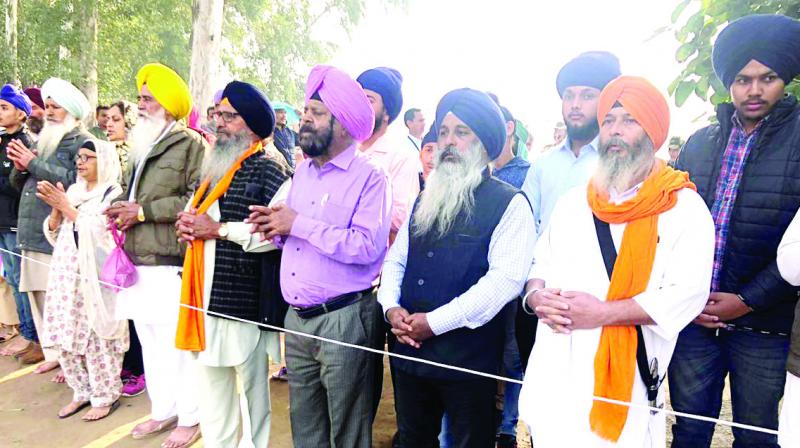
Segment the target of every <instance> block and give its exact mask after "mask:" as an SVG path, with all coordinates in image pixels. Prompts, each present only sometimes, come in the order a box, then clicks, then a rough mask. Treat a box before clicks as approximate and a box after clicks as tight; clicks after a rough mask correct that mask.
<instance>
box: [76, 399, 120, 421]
mask: <svg viewBox="0 0 800 448" xmlns="http://www.w3.org/2000/svg"><path fill="white" fill-rule="evenodd" d="M118 408H119V400H117V401H115V402H113V403H111V406H110V407H109V408H108V412H107V413H106V415H104V416H102V417H100V418H96V419H88V418H86V415H84V416H83V418H81V420H83V421H85V422H89V423H91V422H97V421H100V420H102V419H104V418H106V417H108V416H109V415H111V414H113V413H114V411H116V410H117V409H118ZM89 412H91V411H89ZM87 414H88V413H87Z"/></svg>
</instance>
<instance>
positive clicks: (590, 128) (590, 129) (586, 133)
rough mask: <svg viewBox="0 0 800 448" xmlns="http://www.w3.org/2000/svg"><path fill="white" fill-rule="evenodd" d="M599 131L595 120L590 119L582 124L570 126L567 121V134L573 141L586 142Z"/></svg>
mask: <svg viewBox="0 0 800 448" xmlns="http://www.w3.org/2000/svg"><path fill="white" fill-rule="evenodd" d="M565 121H566V120H565ZM599 132H600V125H599V124H597V120H590V121H589V122H588V123H586V124H585V125H583V126H570V124H569V123H567V135H568V136H569V139H570V140H571V141H573V142H574V141H579V142H587V141H590V140H593V139H594V138H595V137H596V136H597V134H598V133H599Z"/></svg>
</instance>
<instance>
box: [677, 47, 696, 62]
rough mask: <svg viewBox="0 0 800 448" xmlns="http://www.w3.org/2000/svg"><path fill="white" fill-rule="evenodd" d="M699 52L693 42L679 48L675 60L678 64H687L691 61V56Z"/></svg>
mask: <svg viewBox="0 0 800 448" xmlns="http://www.w3.org/2000/svg"><path fill="white" fill-rule="evenodd" d="M695 51H697V48H696V47H695V45H694V43H693V42H687V43H685V44H683V45H681V46H680V47H678V51H676V52H675V59H677V60H678V62H686V60H687V59H689V56H691V55H693V54H694V53H695Z"/></svg>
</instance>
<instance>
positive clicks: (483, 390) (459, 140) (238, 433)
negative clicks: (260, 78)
mask: <svg viewBox="0 0 800 448" xmlns="http://www.w3.org/2000/svg"><path fill="white" fill-rule="evenodd" d="M798 54H800V22H798V21H797V20H794V19H791V18H788V17H785V16H781V15H753V16H747V17H744V18H742V19H739V20H736V21H734V22H732V23H730V24H729V25H728V26H727V27H726V28H725V29H724V30H723V31H722V32H721V33H720V34H719V37H718V38H717V39H716V42H715V44H714V48H713V68H714V72H715V73H716V75H717V76H718V77H719V79H720V81H721V82H722V83H723V84H724V86H725V87H726V88H728V89H729V92H730V95H731V102H730V103H725V104H721V105H719V106H718V107H717V117H716V118H717V119H716V121H715V122H714V123H713V124H710V125H708V126H706V127H704V128H703V129H700V130H698V131H697V132H695V133H694V134H693V135H692V136H691V137H690V138H689V139H688V140H687V141H686V142H685V143H684V142H683V141H682V140H681V139H679V138H672V139H670V138H669V124H670V112H669V107H668V104H667V100H666V98H665V96H664V94H663V93H662V90H661V89H659V88H658V87H656V86H654V85H653V84H651V83H650V82H649V81H648V80H646V79H644V78H641V77H637V76H632V75H629V74H626V73H624V72H623V71H622V70H621V69H620V61H619V60H618V59H617V57H616V56H614V55H613V54H611V53H608V52H604V51H587V52H585V53H581V54H579V55H577V56H576V57H575V58H573V59H572V60H570V61H569V62H568V63H567V64H566V65H564V66H563V67H562V68H561V70H560V71H559V73H558V77H557V79H556V89H557V92H558V94H559V96H560V97H561V100H562V110H561V117H562V120H563V122H561V123H559V125H557V126H556V128H555V131H554V139H555V141H556V143H555V144H553V145H551V146H550V147H549V148H548V149H547V150H546V151H545V152H544V153H543V155H541V156H540V157H538V158H536V159H535V160H534V158H533V157H532V154H531V153H532V151H531V145H532V135H531V134H530V132H528V130H527V129H526V128H525V126H524V125H523V124H522V123H521V122H520V121H519V120H518V119H515V117H514V116H513V114H512V113H511V111H510V110H509V109H508V108H507V107H504V106H503V105H502V104H501V102H500V101H499V100H498V98H497V97H496V96H494V95H492V94H491V93H487V92H483V91H480V90H475V89H470V88H458V89H455V90H452V91H450V92H448V93H447V94H446V95H444V96H443V97H442V98H441V99H440V101H439V102H438V105H437V108H436V114H435V117H434V121H433V123H432V124H431V125H430V126H429V127H428V126H426V119H425V118H426V117H425V116H424V115H423V113H422V111H421V110H420V109H418V108H408V109H407V110H406V112H405V113H404V114H403V121H404V123H405V126H406V127H407V128H408V135H407V136H406V135H400V136H398V135H397V133H393V132H388V131H389V127H390V126H392V125H393V123H394V122H395V120H396V119H397V118H398V117H399V116H400V115H401V113H403V77H402V75H401V74H400V73H399V72H398V71H397V70H395V69H392V68H387V67H376V68H373V69H369V70H366V71H365V72H363V73H361V74H360V75H358V76H357V77H353V76H350V75H349V74H347V73H345V72H343V71H341V70H339V69H337V68H335V67H332V66H327V65H318V66H316V67H314V68H313V69H312V70H311V72H310V74H309V76H308V79H307V82H306V89H305V102H304V109H303V111H302V113H298V111H296V110H295V109H294V107H292V106H291V105H290V104H287V103H283V102H278V101H270V100H269V99H268V98H267V97H266V96H265V94H264V93H263V92H261V91H260V90H259V89H258V88H256V87H255V86H253V85H251V84H248V83H246V82H241V81H232V82H230V83H228V84H227V85H226V86H225V88H224V89H222V90H220V91H219V92H217V94H216V95H215V97H214V99H213V103H214V104H213V106H210V107H209V108H208V109H206V110H205V114H206V115H205V117H206V119H205V120H204V122H202V123H201V118H200V115H199V113H198V109H197V108H196V107H194V104H195V102H194V101H193V99H192V97H191V95H190V92H189V88H188V86H187V84H186V82H185V81H184V80H183V79H182V78H181V77H180V75H178V74H177V73H176V72H175V71H173V70H172V69H171V68H169V67H167V66H166V65H163V64H160V63H152V64H147V65H145V66H144V67H142V68H141V69H140V70H139V71H138V73H137V74H136V77H135V80H133V81H132V82H135V84H136V87H137V90H138V97H137V102H138V104H136V105H135V104H133V103H130V102H127V101H125V100H120V101H117V102H114V103H112V104H110V105H108V106H97V107H96V108H95V109H92V105H90V104H89V101H88V100H87V99H86V96H85V95H84V94H83V93H82V92H81V91H80V90H79V89H78V88H76V87H75V86H74V85H73V84H71V83H70V82H68V81H65V80H62V79H58V78H50V79H48V80H47V81H45V82H44V83H43V85H42V86H41V88H37V87H30V88H27V89H20V88H18V87H16V86H14V85H10V84H8V85H5V86H4V87H3V88H2V90H0V127H2V128H3V130H4V132H3V133H2V134H0V158H1V159H2V166H0V170H2V172H0V208H2V213H0V250H2V260H3V271H4V278H5V282H6V283H7V285H8V289H9V290H10V291H11V296H13V299H11V298H9V299H3V300H6V301H7V302H9V303H5V304H4V306H3V307H0V312H2V313H3V314H4V315H3V316H0V322H3V323H4V324H7V325H6V326H5V327H4V328H3V331H4V333H3V335H0V336H2V340H3V341H4V342H7V343H6V344H5V345H4V346H3V348H2V350H0V355H2V356H14V357H16V358H18V359H19V360H20V362H22V363H25V364H37V367H36V372H37V373H45V372H50V371H56V370H58V373H57V375H56V376H55V377H54V378H53V380H54V381H56V382H66V384H67V385H68V386H69V387H70V388H71V389H72V390H73V398H72V400H71V402H70V403H66V404H65V405H64V407H63V408H61V409H60V410H59V412H58V415H57V417H58V418H61V419H65V418H69V417H71V416H74V415H76V414H78V413H80V412H81V411H82V410H84V409H86V408H89V409H88V410H87V411H86V412H85V413H83V414H82V419H83V420H85V421H95V420H100V419H103V418H106V417H108V416H109V415H111V414H112V413H113V412H114V411H115V410H116V409H117V408H118V407H119V405H120V397H122V396H133V395H137V394H140V393H143V391H145V390H146V391H147V393H148V396H149V399H150V406H151V410H150V419H149V420H147V421H145V422H143V423H140V424H138V425H136V426H135V427H134V428H133V429H132V431H131V436H132V437H133V438H134V439H141V438H146V437H154V436H157V435H159V434H162V433H164V432H167V431H169V435H168V436H167V437H166V438H165V440H164V441H163V444H162V447H164V448H183V447H188V446H190V445H191V444H192V443H194V442H195V441H196V440H197V439H198V438H199V437H200V436H201V431H202V437H203V440H204V444H205V445H206V446H209V447H235V446H237V445H238V443H239V441H240V439H241V438H246V439H247V440H248V441H249V442H251V443H252V444H253V445H254V446H256V447H266V446H268V444H269V438H270V427H271V425H270V417H271V404H270V386H269V377H268V373H269V362H270V361H272V362H276V363H277V362H281V361H282V360H285V364H286V367H285V373H284V374H281V375H280V377H282V378H284V377H285V379H287V380H288V386H289V395H290V418H291V432H292V440H293V444H294V446H296V447H299V448H303V447H309V448H317V447H363V448H368V447H371V445H372V429H373V428H372V427H373V423H374V422H375V418H376V414H377V411H378V405H379V403H380V400H381V396H382V393H383V377H384V372H383V369H384V358H383V356H379V355H377V354H375V353H374V352H370V351H368V350H361V349H358V348H355V347H354V346H358V347H362V348H367V349H374V350H379V351H382V350H388V351H389V352H390V353H391V354H392V355H396V356H392V357H391V358H390V362H389V366H390V369H391V372H390V375H391V387H392V388H393V392H394V400H395V401H394V405H395V411H396V421H397V433H396V434H395V436H394V440H393V442H392V443H393V446H395V447H401V448H407V447H408V448H412V447H413V448H419V447H440V446H442V447H445V446H446V447H460V448H473V447H475V448H480V447H486V448H489V447H495V446H496V447H499V448H506V447H514V446H516V440H517V433H516V431H517V426H518V422H519V421H522V422H524V424H525V425H526V426H527V428H528V430H529V433H530V435H531V438H532V443H533V445H534V446H535V447H537V448H539V447H563V446H570V447H571V446H587V447H601V446H625V447H659V446H665V445H666V430H667V425H666V420H665V413H664V412H661V411H660V410H659V409H660V408H663V406H664V404H665V401H666V394H667V392H666V387H665V385H664V382H665V381H669V395H670V401H671V405H672V407H673V408H674V409H675V410H676V411H680V412H682V413H685V414H693V415H697V416H703V417H709V418H712V419H714V418H718V417H719V414H720V407H721V403H722V396H723V389H724V387H725V384H726V379H728V381H729V387H730V390H731V399H730V400H731V405H732V409H733V420H734V421H735V422H737V423H742V424H746V425H752V426H755V427H760V428H762V429H766V430H773V432H770V431H759V430H754V429H744V428H738V427H737V428H734V429H733V434H734V446H737V447H778V446H783V447H784V448H786V447H798V446H800V429H798V428H800V427H799V426H798V422H800V318H798V319H794V316H795V308H796V306H797V304H798V292H800V288H798V285H800V213H798V209H799V208H800V105H798V103H797V99H796V98H795V97H794V96H792V95H790V94H787V93H786V86H787V85H788V84H789V83H790V82H791V81H792V80H793V79H794V78H795V77H796V76H797V75H798V74H800V59H798V57H797V55H798ZM92 110H94V112H95V116H94V124H95V126H94V127H92V128H90V130H87V126H86V123H87V122H88V121H89V120H90V119H91V118H90V117H89V115H90V114H91V113H92ZM395 126H396V125H395ZM668 141H669V143H668V151H669V155H670V160H669V162H667V161H666V160H661V159H659V158H657V157H656V151H658V150H659V149H660V148H661V147H662V146H664V145H665V144H667V142H668ZM9 305H13V306H9ZM9 308H11V309H13V308H15V312H9V311H3V310H8V309H9ZM10 314H13V316H12V315H10ZM259 324H267V325H268V327H266V326H264V325H259ZM793 325H794V328H792V326H793ZM276 329H286V330H288V332H286V334H285V335H283V338H284V340H285V341H284V344H285V350H284V353H282V350H281V337H282V335H281V333H280V332H279V331H276ZM341 343H344V344H349V345H348V346H344V345H342V344H341ZM449 367H456V368H457V369H456V370H454V369H452V368H449ZM492 375H502V376H503V377H506V378H510V379H513V380H522V382H523V384H522V386H520V385H519V384H517V383H516V382H508V383H504V382H500V384H498V380H496V379H495V378H492ZM237 385H238V386H237ZM498 391H502V400H498V399H497V398H498ZM596 397H600V398H603V399H607V400H611V401H606V400H598V399H596ZM781 400H783V403H782V407H780V409H779V404H780V402H781ZM498 401H500V402H501V403H502V405H501V406H499V408H498V406H497V404H498ZM614 401H616V402H614ZM618 402H624V403H631V404H632V406H630V407H629V406H626V405H623V404H619V403H618ZM498 409H499V410H498ZM55 417H56V416H54V418H55ZM244 419H249V424H243V420H244ZM245 427H246V428H249V430H248V431H244V430H243V428H245ZM776 429H777V430H779V434H778V435H776V434H775V433H774V430H776ZM714 431H715V425H714V423H713V422H710V421H704V420H698V419H694V418H691V417H688V416H680V417H678V418H677V421H676V422H675V424H674V425H673V426H672V446H673V447H676V448H682V447H709V446H710V445H711V443H712V438H713V435H714Z"/></svg>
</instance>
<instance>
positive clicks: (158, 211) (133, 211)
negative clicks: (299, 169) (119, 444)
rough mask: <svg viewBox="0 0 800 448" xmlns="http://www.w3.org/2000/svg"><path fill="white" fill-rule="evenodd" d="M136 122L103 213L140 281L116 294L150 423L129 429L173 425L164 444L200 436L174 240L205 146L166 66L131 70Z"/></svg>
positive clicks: (144, 432) (138, 433) (142, 432)
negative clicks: (119, 181) (178, 342)
mask: <svg viewBox="0 0 800 448" xmlns="http://www.w3.org/2000/svg"><path fill="white" fill-rule="evenodd" d="M136 85H137V87H138V89H139V119H138V120H137V122H136V126H135V127H134V128H133V129H132V130H131V151H130V153H129V154H128V166H129V167H130V168H129V170H130V177H129V178H128V179H125V180H126V181H127V182H126V183H127V185H126V187H125V191H124V192H123V194H122V196H121V197H120V198H119V201H118V202H115V203H114V204H112V205H111V207H109V208H108V210H106V214H107V215H108V217H109V218H110V219H111V220H112V222H113V223H114V224H115V225H116V226H117V227H119V228H120V229H121V230H122V231H124V232H125V233H126V234H125V236H126V238H125V252H126V253H127V254H128V255H129V256H130V258H131V260H132V261H133V263H134V264H136V265H137V266H136V270H137V272H138V275H139V279H138V282H137V283H136V284H135V285H133V286H132V287H129V288H128V289H126V290H122V291H120V292H119V294H118V296H117V313H118V318H125V319H132V320H133V322H134V325H135V326H136V332H137V334H138V336H139V340H140V342H141V344H142V359H143V361H144V370H145V375H147V392H148V395H149V396H150V403H151V406H152V408H151V412H150V420H148V421H146V422H144V423H141V424H139V425H137V426H136V427H135V428H133V431H131V435H132V436H133V438H135V439H140V438H144V437H149V436H153V435H156V434H158V433H161V432H163V431H165V430H168V429H171V428H172V427H174V426H175V425H176V424H177V428H176V429H175V430H174V431H172V433H171V434H170V436H169V437H168V438H167V440H166V441H165V442H164V443H163V444H162V447H163V448H179V447H184V446H188V445H190V444H191V443H192V442H193V441H194V440H196V439H197V438H198V437H199V434H200V431H199V429H198V427H197V424H198V421H199V415H198V410H197V397H196V395H195V392H196V391H195V389H194V387H193V386H194V381H193V378H194V376H193V372H194V367H193V365H192V360H191V355H190V354H189V353H187V352H184V351H181V350H178V349H177V348H175V343H174V341H175V330H176V328H177V322H178V310H179V308H180V305H179V298H180V295H181V278H180V270H181V265H182V264H183V248H182V247H181V245H180V243H179V242H178V240H177V238H175V233H174V227H173V225H174V223H175V217H176V216H177V214H178V212H180V211H182V210H183V209H184V207H185V206H186V203H187V202H188V201H189V196H190V195H191V191H192V190H193V189H194V188H195V186H196V185H197V183H198V181H199V180H200V172H201V168H202V164H203V157H204V156H205V152H206V149H207V147H208V144H207V143H206V141H205V140H204V139H203V138H202V137H201V136H200V134H198V133H197V132H195V131H192V130H191V129H187V128H186V126H185V125H184V124H183V123H180V122H178V120H180V119H182V118H184V117H186V116H187V115H189V112H190V111H191V109H192V98H191V95H190V94H189V87H188V86H187V85H186V83H185V82H184V81H183V79H181V77H180V76H179V75H178V74H177V73H175V72H174V71H173V70H172V69H170V68H169V67H166V66H164V65H161V64H147V65H145V66H144V67H142V68H141V69H140V70H139V73H138V74H137V75H136Z"/></svg>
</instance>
